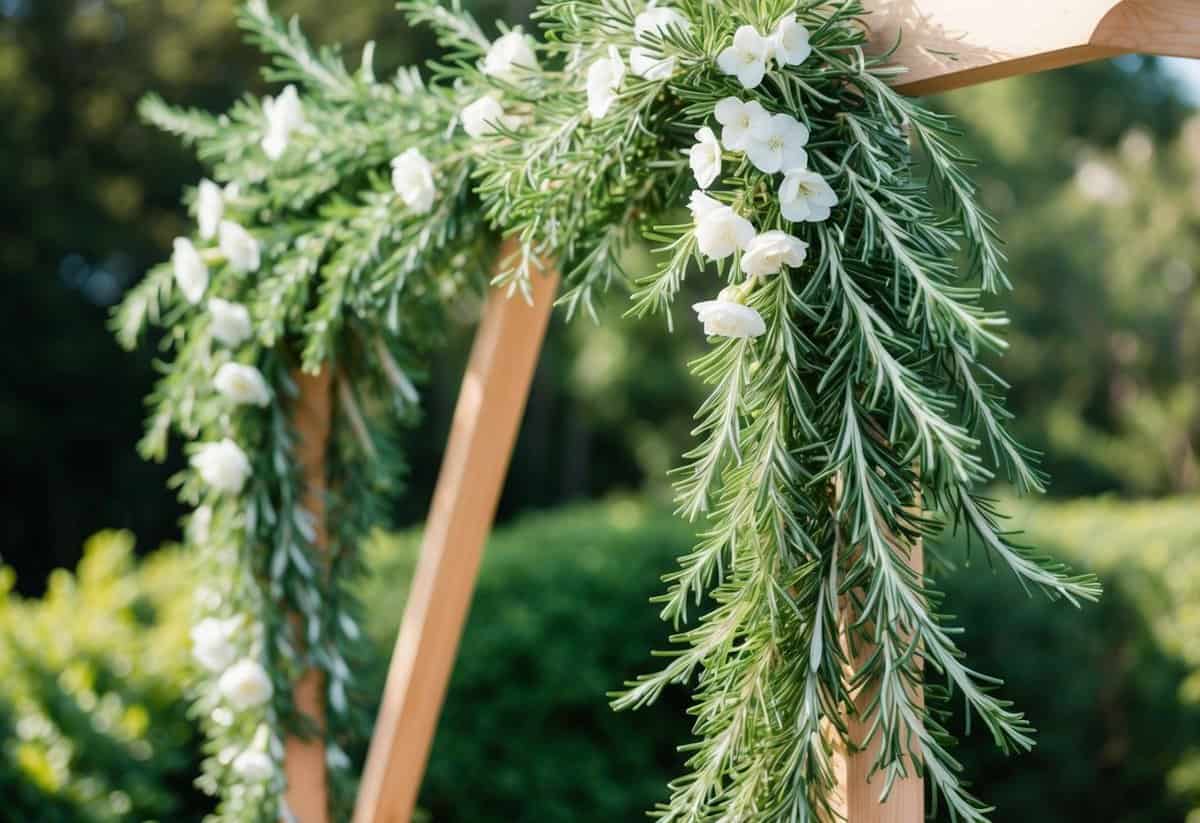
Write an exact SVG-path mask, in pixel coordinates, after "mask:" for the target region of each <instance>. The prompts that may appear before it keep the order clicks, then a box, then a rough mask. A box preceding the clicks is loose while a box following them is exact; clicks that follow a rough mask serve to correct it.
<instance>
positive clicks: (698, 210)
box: [688, 189, 721, 223]
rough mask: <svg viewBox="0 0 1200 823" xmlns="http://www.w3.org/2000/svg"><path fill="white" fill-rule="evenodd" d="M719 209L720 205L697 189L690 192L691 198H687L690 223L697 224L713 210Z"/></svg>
mask: <svg viewBox="0 0 1200 823" xmlns="http://www.w3.org/2000/svg"><path fill="white" fill-rule="evenodd" d="M720 207H721V204H720V203H719V202H718V201H716V200H713V199H712V198H711V197H709V196H708V195H707V194H705V193H704V192H702V191H700V190H699V189H697V190H696V191H694V192H692V196H691V197H690V198H688V211H690V212H691V213H692V222H694V223H699V222H700V221H701V220H702V219H703V218H704V217H705V216H706V215H708V214H709V213H711V212H712V211H713V209H719V208H720Z"/></svg>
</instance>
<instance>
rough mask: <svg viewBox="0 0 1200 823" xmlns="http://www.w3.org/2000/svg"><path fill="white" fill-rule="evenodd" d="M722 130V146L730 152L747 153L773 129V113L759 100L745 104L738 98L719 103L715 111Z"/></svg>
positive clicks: (728, 98)
mask: <svg viewBox="0 0 1200 823" xmlns="http://www.w3.org/2000/svg"><path fill="white" fill-rule="evenodd" d="M713 114H714V115H716V118H717V122H718V123H720V124H721V125H722V126H723V127H724V128H722V129H721V144H722V145H723V146H725V148H727V149H729V150H730V151H746V149H747V148H748V147H749V146H750V144H751V143H753V142H754V141H755V140H756V139H757V138H758V137H759V136H760V135H763V134H766V133H767V131H768V130H769V129H770V128H771V113H770V112H768V111H767V110H766V109H764V108H763V107H762V105H760V104H759V102H758V101H757V100H751V101H750V102H749V103H745V102H743V101H741V100H738V99H737V98H736V97H726V98H725V99H723V100H720V101H718V103H717V106H716V108H715V109H713Z"/></svg>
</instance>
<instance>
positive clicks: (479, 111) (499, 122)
mask: <svg viewBox="0 0 1200 823" xmlns="http://www.w3.org/2000/svg"><path fill="white" fill-rule="evenodd" d="M459 116H460V117H461V118H462V124H463V131H465V132H466V133H467V134H468V135H470V136H471V137H485V136H487V135H489V134H495V133H496V131H497V130H498V129H499V128H500V127H501V126H503V127H505V128H513V127H514V126H515V125H516V118H513V117H506V116H505V114H504V107H503V106H501V105H500V98H499V97H497V96H496V95H494V94H487V95H484V96H483V97H480V98H479V99H478V100H476V101H475V102H474V103H472V104H470V105H469V106H467V107H465V108H464V109H463V110H462V113H461V114H460V115H459Z"/></svg>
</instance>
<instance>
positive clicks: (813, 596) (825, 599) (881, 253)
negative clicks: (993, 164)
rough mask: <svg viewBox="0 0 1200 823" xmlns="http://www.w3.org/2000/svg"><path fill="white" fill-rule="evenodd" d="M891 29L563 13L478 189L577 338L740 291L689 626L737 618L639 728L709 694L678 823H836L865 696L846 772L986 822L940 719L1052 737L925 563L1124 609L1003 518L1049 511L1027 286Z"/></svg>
mask: <svg viewBox="0 0 1200 823" xmlns="http://www.w3.org/2000/svg"><path fill="white" fill-rule="evenodd" d="M418 12H419V15H420V16H422V17H425V18H428V19H430V20H431V21H433V22H434V23H435V24H437V23H438V20H439V19H440V18H439V16H438V14H435V13H434V12H431V11H424V12H421V11H420V9H419V8H418ZM863 13H864V9H863V8H862V6H861V4H859V3H857V2H840V3H822V2H818V3H800V4H797V3H795V2H789V1H788V0H756V2H708V0H685V2H679V3H678V4H676V5H674V6H672V7H667V6H657V7H652V8H649V9H647V8H645V7H643V6H640V5H635V4H633V3H629V2H624V1H623V0H581V2H554V3H547V4H545V5H543V6H542V7H541V8H540V9H539V10H538V11H537V13H536V16H537V18H538V20H539V22H540V23H541V25H542V27H543V30H544V33H545V40H546V42H547V44H548V45H547V46H545V47H544V49H543V60H544V62H546V63H547V64H548V65H552V66H555V67H556V68H555V69H554V70H547V71H539V72H531V73H530V74H531V78H530V80H529V81H528V82H524V83H518V84H514V87H513V88H511V89H505V91H506V92H507V93H508V95H509V96H508V99H510V100H512V105H514V106H521V107H524V108H526V109H529V110H532V111H533V112H534V113H535V117H534V118H533V120H532V122H531V123H529V124H527V125H525V126H524V127H522V128H521V129H519V130H502V131H501V132H499V133H497V134H496V135H494V136H493V137H492V138H491V139H492V140H493V142H494V143H495V146H494V147H493V148H492V149H491V150H489V151H487V152H485V153H484V154H483V155H482V159H481V162H480V169H479V177H480V180H481V184H480V191H481V193H482V195H483V197H484V201H485V204H486V206H487V208H488V213H489V216H490V217H491V218H492V219H493V220H494V221H495V222H497V223H498V224H499V225H502V226H504V227H505V229H506V230H508V231H510V232H514V233H517V234H519V236H520V237H521V239H522V243H523V252H524V253H523V255H522V256H521V257H519V258H518V259H517V260H516V261H515V263H514V265H512V266H511V267H510V269H509V270H508V271H507V272H506V273H505V275H504V277H505V278H506V279H509V280H511V281H513V282H517V283H520V282H522V281H523V280H524V279H525V278H527V277H528V276H529V275H528V268H529V265H528V261H533V260H536V259H539V258H543V257H555V258H557V259H559V260H560V261H561V266H562V269H563V272H564V274H565V276H566V292H565V294H564V297H563V300H564V302H566V303H567V305H568V307H569V308H570V309H574V308H575V307H577V306H585V307H586V306H590V305H591V301H592V300H593V295H594V293H595V291H596V290H597V288H598V287H602V286H605V285H607V284H609V283H610V282H613V281H630V280H631V281H632V282H633V284H634V288H633V307H632V309H631V310H632V311H633V312H635V313H638V314H643V313H648V312H661V313H664V314H666V315H667V318H668V321H670V314H669V311H670V309H671V307H672V303H673V299H674V297H675V296H676V294H677V293H678V291H679V287H680V284H681V282H682V281H683V279H684V277H685V276H688V275H689V274H690V275H691V276H696V275H697V274H700V275H701V276H713V275H714V274H715V276H716V278H717V281H718V282H720V283H722V284H723V285H725V288H724V289H723V290H722V291H721V294H720V295H719V296H718V298H717V299H716V300H714V301H708V302H707V303H702V304H698V305H697V306H696V307H695V308H696V310H697V312H698V313H699V315H700V318H701V320H702V321H703V322H704V323H705V326H706V330H707V331H709V332H710V333H711V334H712V335H713V342H714V347H713V350H712V352H711V353H710V354H708V355H707V356H705V357H703V358H701V359H700V360H698V361H697V362H696V363H695V364H694V366H695V373H696V375H697V376H698V377H699V378H701V379H702V380H704V381H706V382H707V383H709V384H711V385H712V386H713V391H712V393H711V395H710V396H709V398H708V399H707V400H706V401H705V403H704V404H703V406H702V407H701V408H700V410H699V412H698V413H697V420H698V426H697V429H696V434H697V436H698V437H699V443H698V445H697V446H696V448H695V449H694V450H693V451H692V452H691V453H689V454H688V455H687V456H686V457H687V463H686V464H685V465H684V466H683V467H682V468H681V469H680V470H679V473H678V484H677V488H678V492H679V497H678V500H679V508H680V512H681V513H682V514H683V515H685V516H686V517H689V518H692V519H696V518H700V517H703V518H704V526H703V530H702V532H701V536H700V540H699V543H698V544H697V546H696V549H695V551H694V552H692V553H691V554H689V555H687V556H686V557H683V558H682V559H681V562H680V569H679V570H678V571H677V572H675V573H673V574H672V575H670V576H668V578H667V580H668V582H669V589H668V591H667V593H666V594H665V595H664V596H663V598H662V604H663V610H662V614H663V617H664V619H666V620H669V621H671V622H672V623H673V624H674V625H676V626H677V627H680V626H683V624H684V623H685V622H686V621H687V619H688V610H689V604H691V603H695V604H696V605H697V606H700V604H702V603H704V602H705V598H706V597H710V598H711V602H712V603H713V604H714V605H713V607H712V608H711V609H710V610H709V611H708V612H707V613H706V614H704V615H703V616H702V617H701V618H700V619H699V621H698V622H697V623H693V624H692V625H690V626H688V627H687V628H686V629H685V630H683V631H682V632H681V633H680V634H678V635H677V636H676V638H675V640H676V641H677V642H678V643H679V647H678V648H676V649H674V650H672V651H671V652H669V653H668V656H669V662H668V663H667V665H666V666H665V667H664V668H663V669H662V670H661V671H659V672H657V673H655V674H652V675H648V676H645V677H642V678H640V679H638V680H637V681H635V682H633V683H631V684H629V687H628V689H627V690H626V691H625V692H623V693H622V694H620V695H619V696H618V697H617V698H616V700H615V705H616V706H617V707H618V708H626V707H637V706H641V705H644V704H645V703H648V702H650V701H652V700H654V698H655V697H656V696H657V695H658V694H659V693H660V692H661V691H662V689H663V688H664V687H666V686H667V685H668V684H670V683H674V682H685V681H688V680H690V679H691V678H693V676H694V677H696V678H697V680H698V688H697V692H696V703H695V706H694V708H693V711H694V713H695V715H696V723H695V732H696V737H697V739H696V741H695V742H694V743H693V744H691V745H690V746H689V747H688V750H689V751H690V752H691V757H690V759H689V761H688V768H689V771H688V773H687V774H686V775H684V776H683V777H681V778H680V779H679V780H678V781H676V782H675V783H674V784H673V785H672V786H671V792H670V798H669V800H668V802H666V803H664V804H663V805H661V806H660V807H659V809H658V810H657V811H656V814H657V816H658V817H659V818H661V819H664V820H680V821H707V820H826V819H830V817H831V816H832V815H833V811H834V810H833V807H832V805H831V798H832V789H833V784H834V773H833V768H832V762H831V754H832V750H833V744H834V742H835V741H834V740H833V738H846V737H847V735H848V730H847V727H846V725H845V723H844V722H843V718H844V717H845V716H846V715H847V713H848V712H850V711H851V710H852V708H851V707H852V706H853V700H852V694H854V693H857V692H859V691H860V690H861V691H865V693H866V694H868V695H871V698H870V699H869V700H864V701H860V711H861V714H862V715H863V716H862V717H860V718H858V720H859V723H860V725H861V727H862V728H864V729H866V730H867V732H866V735H865V737H866V739H852V740H845V739H843V740H841V741H837V742H838V744H839V745H845V744H848V745H851V746H864V747H865V746H866V745H868V744H869V743H870V742H874V743H876V745H877V749H876V750H877V752H878V754H877V756H876V757H875V759H874V762H873V764H872V765H873V768H874V769H875V770H876V771H877V772H878V773H879V774H880V776H881V780H880V783H879V785H880V787H881V794H883V795H886V794H887V792H888V791H889V789H890V787H891V786H892V784H893V783H894V781H895V780H897V779H898V778H901V777H903V776H904V775H906V774H911V773H912V771H913V770H914V769H915V770H917V771H919V772H920V773H921V774H923V775H924V776H926V777H927V778H928V781H929V783H930V786H931V787H932V790H933V791H934V793H935V796H940V797H941V798H942V799H943V800H944V802H945V804H946V805H947V807H948V808H949V810H950V813H951V815H952V816H953V817H956V818H962V819H966V820H983V819H985V813H986V811H987V810H986V807H985V806H984V805H983V804H981V803H980V802H978V801H977V800H975V799H974V798H972V797H971V796H970V794H969V793H968V792H967V791H966V788H965V787H964V785H963V782H962V781H961V779H960V777H959V771H960V768H959V765H958V764H957V763H956V762H955V760H954V759H953V757H952V755H951V754H950V753H949V750H948V746H949V743H950V736H949V734H948V732H947V730H946V729H945V728H944V727H943V726H942V725H941V722H940V719H941V718H942V717H943V716H944V710H943V708H942V706H943V704H944V702H945V701H946V700H948V699H949V698H950V696H951V695H952V694H953V693H960V694H961V695H962V697H963V699H964V700H965V701H966V702H967V704H968V706H969V707H970V708H971V710H972V711H973V712H974V713H975V714H976V715H977V716H978V717H979V718H980V719H981V720H982V721H983V722H984V723H985V724H986V726H987V727H988V729H989V730H990V731H991V733H992V734H993V736H994V737H995V739H996V742H997V743H998V744H999V745H1000V746H1002V747H1004V748H1006V749H1008V748H1015V749H1023V748H1027V747H1028V746H1030V745H1031V743H1032V740H1031V737H1030V732H1031V730H1030V728H1029V726H1028V724H1027V723H1026V721H1025V719H1024V718H1023V716H1022V715H1021V714H1019V713H1018V712H1016V711H1014V710H1013V709H1012V708H1010V706H1009V705H1008V704H1007V703H1006V702H1004V701H1003V700H1001V699H1000V698H998V697H996V696H995V695H994V689H993V687H994V686H995V685H996V681H994V680H992V679H991V678H988V677H986V676H983V675H980V674H978V673H976V672H974V671H972V670H971V669H970V668H969V667H967V666H966V665H965V664H964V663H963V661H962V659H961V653H960V652H959V650H958V648H957V645H956V644H955V641H954V634H955V633H956V631H957V630H956V629H955V628H954V627H953V626H952V625H951V624H950V623H949V622H948V619H947V618H946V617H944V616H943V615H941V614H939V612H938V596H937V593H936V591H935V590H934V589H933V588H932V586H931V584H930V582H929V580H928V579H926V578H925V577H923V576H922V575H921V574H919V573H916V572H914V571H913V570H912V568H911V567H910V563H909V561H910V559H911V556H912V553H913V551H914V550H915V549H916V547H917V546H918V545H919V542H920V540H921V538H922V536H923V535H927V534H930V533H932V532H934V531H936V530H937V529H938V528H940V527H941V526H942V525H943V524H945V523H958V524H961V525H962V526H963V527H964V528H966V529H968V530H969V531H970V532H972V533H973V534H974V536H976V537H977V538H978V540H979V542H980V543H981V544H982V546H983V547H984V548H985V549H986V550H987V551H988V552H989V553H990V554H991V555H992V557H993V558H994V559H996V560H998V561H999V562H1000V563H1002V564H1004V565H1006V566H1008V567H1009V568H1010V569H1012V571H1013V572H1015V573H1016V574H1017V575H1018V576H1019V577H1020V578H1021V579H1022V580H1023V581H1026V582H1028V583H1030V584H1032V585H1034V586H1036V587H1038V588H1040V589H1043V590H1044V591H1045V592H1046V593H1048V594H1049V595H1051V596H1052V597H1065V598H1067V599H1069V600H1072V601H1078V600H1080V599H1087V598H1093V597H1095V596H1096V595H1097V594H1098V587H1097V586H1096V584H1095V582H1094V581H1093V580H1091V579H1090V578H1087V577H1081V576H1074V575H1071V574H1070V573H1069V572H1068V571H1067V570H1066V569H1064V568H1063V567H1062V566H1061V564H1059V563H1057V562H1055V561H1053V560H1051V559H1049V558H1046V557H1043V556H1041V555H1040V554H1038V553H1037V552H1035V551H1032V550H1030V549H1027V548H1025V547H1022V546H1020V545H1018V544H1016V543H1014V542H1013V541H1012V540H1011V539H1010V538H1009V536H1008V535H1006V534H1005V532H1004V531H1003V530H1002V527H1001V526H1000V523H999V518H998V515H997V513H996V512H995V511H994V510H993V509H992V507H991V506H990V504H989V502H988V501H987V500H986V499H985V498H984V497H982V496H981V492H980V488H981V487H982V486H983V485H984V484H986V483H988V482H990V481H991V480H993V478H994V475H995V472H996V470H997V468H998V469H1000V470H1002V471H1003V472H1005V473H1006V475H1007V477H1008V478H1009V479H1011V480H1012V481H1013V482H1014V483H1015V484H1016V485H1017V487H1018V488H1020V489H1021V490H1022V491H1039V490H1041V488H1042V478H1041V476H1040V474H1039V472H1038V470H1037V468H1036V466H1035V465H1033V463H1032V460H1031V456H1030V455H1029V454H1028V453H1027V452H1026V451H1025V450H1024V449H1023V448H1022V447H1021V446H1020V445H1019V444H1018V443H1016V442H1015V441H1014V440H1013V438H1012V437H1011V436H1010V435H1009V433H1008V432H1007V430H1006V429H1005V426H1004V423H1005V420H1006V418H1007V413H1006V411H1005V409H1004V406H1003V403H1002V399H1001V393H1002V390H1003V383H1002V382H1001V381H1000V379H999V378H998V377H996V376H995V375H994V374H992V373H991V372H990V371H988V370H987V368H986V367H984V366H982V365H981V364H980V363H979V358H980V356H981V355H982V354H985V353H988V352H998V351H1001V350H1002V349H1003V348H1004V342H1003V340H1002V338H1001V337H1000V336H999V334H998V330H999V328H1000V327H1001V326H1003V324H1004V322H1005V320H1004V318H1003V316H1001V315H1000V314H998V313H996V312H990V311H986V310H985V309H984V308H982V305H981V303H982V300H981V295H982V292H985V291H986V292H994V291H997V290H999V289H1001V288H1003V287H1005V286H1007V280H1006V278H1005V275H1004V273H1003V271H1002V269H1001V264H1002V261H1003V255H1002V253H1001V251H1000V250H999V248H998V246H997V242H996V239H995V237H994V234H993V231H992V227H991V223H990V221H989V219H988V217H987V216H986V215H985V214H983V213H982V212H981V211H980V209H979V208H978V206H977V205H976V203H975V201H974V192H973V189H972V186H971V184H970V182H969V180H968V178H967V176H966V172H965V166H966V161H965V159H964V158H963V157H961V156H960V155H959V154H958V153H957V152H956V151H955V149H954V148H953V145H952V142H951V141H952V139H953V130H952V126H951V124H950V123H948V122H947V121H946V120H945V119H944V118H942V117H940V116H938V115H935V114H931V113H930V112H928V111H926V110H924V109H922V108H921V107H920V106H919V105H918V104H916V103H914V102H912V101H910V100H907V99H905V98H904V97H902V96H900V95H899V94H897V93H896V92H895V91H893V90H892V89H891V88H890V86H889V85H888V80H889V79H890V78H892V77H895V76H896V75H897V74H898V73H899V72H900V71H901V69H898V68H895V67H890V66H888V64H887V61H886V57H884V58H878V57H876V58H872V57H868V56H867V55H866V54H865V53H864V47H865V46H866V43H867V34H866V31H865V28H864V26H863V25H862V23H861V20H860V18H861V17H862V15H863ZM441 36H442V37H443V39H444V40H445V41H446V42H447V45H449V46H450V47H451V53H452V54H453V55H454V56H455V57H456V58H457V59H456V60H455V62H454V63H453V64H452V65H450V66H448V67H445V68H443V69H442V70H441V72H440V76H441V77H442V78H443V79H444V80H445V81H446V82H451V83H453V82H464V83H465V84H466V85H468V86H470V85H473V84H476V83H478V82H480V80H481V79H482V78H480V77H479V76H478V73H477V72H478V69H477V68H476V65H477V63H476V61H475V58H476V57H477V56H482V55H477V54H476V53H475V49H476V48H477V46H476V45H475V44H474V43H473V42H471V41H468V40H464V39H460V38H458V37H457V32H456V30H455V28H454V27H450V26H444V27H441ZM718 130H719V131H720V138H719V139H718V136H717V133H716V132H717V131H718ZM910 137H911V141H910ZM913 143H915V145H916V146H917V148H918V149H919V150H920V152H921V153H922V154H923V156H924V159H925V161H926V162H927V164H928V169H929V171H928V174H927V176H921V175H918V174H917V173H916V172H915V170H914V162H913V158H912V155H911V153H910V145H911V144H913ZM684 206H688V207H689V208H690V211H691V219H686V216H687V215H686V212H684V211H683V207H684ZM639 233H640V234H641V235H642V236H643V237H645V238H646V239H648V240H650V241H651V242H653V243H655V244H656V245H657V247H658V251H659V255H660V256H659V260H660V263H659V267H658V269H657V271H655V272H653V273H652V274H648V275H636V274H635V275H633V276H629V275H628V274H627V273H626V272H625V271H624V270H623V268H622V266H621V262H620V251H621V249H622V248H623V247H624V246H625V245H626V244H628V243H629V242H631V241H632V240H633V239H635V237H636V236H637V235H638V234H639ZM714 290H716V289H715V288H714ZM986 457H990V458H991V460H987V459H986ZM866 650H870V651H869V652H868V651H866ZM860 737H861V736H860Z"/></svg>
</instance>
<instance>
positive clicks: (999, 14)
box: [865, 0, 1200, 94]
mask: <svg viewBox="0 0 1200 823" xmlns="http://www.w3.org/2000/svg"><path fill="white" fill-rule="evenodd" d="M865 5H866V6H867V8H868V9H869V11H870V13H869V14H868V15H867V16H866V18H865V21H866V24H867V25H868V26H869V27H870V29H871V35H872V42H873V44H874V50H875V51H877V52H882V51H884V50H886V49H888V48H890V47H891V46H893V45H894V44H895V43H896V42H897V38H899V43H900V45H899V48H898V50H897V51H896V53H895V55H894V57H893V62H895V63H896V64H898V65H902V66H906V67H907V68H908V69H909V71H908V73H907V74H906V75H904V77H903V78H901V79H899V80H898V81H897V83H896V86H897V87H898V88H900V89H901V90H903V91H905V92H907V93H910V94H931V93H934V92H940V91H947V90H949V89H955V88H960V87H962V86H970V85H974V84H976V83H982V82H985V81H987V80H995V79H998V78H1001V77H1012V76H1015V75H1019V74H1031V73H1033V72H1038V71H1043V70H1046V69H1054V68H1060V67H1062V66H1069V65H1072V64H1074V63H1083V62H1087V61H1089V60H1097V59H1101V58H1105V57H1112V56H1115V55H1118V54H1125V53H1129V52H1142V53H1147V54H1160V55H1174V56H1178V57H1200V3H1197V2H1196V0H865Z"/></svg>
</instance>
